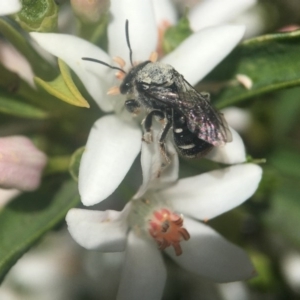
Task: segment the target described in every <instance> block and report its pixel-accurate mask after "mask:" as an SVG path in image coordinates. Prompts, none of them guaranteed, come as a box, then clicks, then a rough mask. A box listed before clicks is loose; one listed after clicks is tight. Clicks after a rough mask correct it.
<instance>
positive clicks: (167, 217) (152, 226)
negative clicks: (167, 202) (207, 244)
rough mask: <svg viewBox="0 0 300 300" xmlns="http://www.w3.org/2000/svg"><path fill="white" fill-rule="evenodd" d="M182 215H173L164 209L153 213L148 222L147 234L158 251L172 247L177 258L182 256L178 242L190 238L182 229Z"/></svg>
mask: <svg viewBox="0 0 300 300" xmlns="http://www.w3.org/2000/svg"><path fill="white" fill-rule="evenodd" d="M182 226H183V217H182V215H178V214H175V213H173V212H171V211H169V210H168V209H166V208H163V209H161V210H159V211H155V212H154V213H153V215H152V218H151V220H150V221H149V233H150V235H151V236H152V237H153V238H154V240H155V241H156V242H157V244H158V248H159V249H160V250H164V249H166V248H167V247H169V246H172V247H173V248H174V250H175V254H176V255H177V256H179V255H181V254H182V249H181V246H180V242H181V241H182V240H185V241H187V240H188V239H189V238H190V234H189V233H188V231H187V230H186V229H185V228H183V227H182Z"/></svg>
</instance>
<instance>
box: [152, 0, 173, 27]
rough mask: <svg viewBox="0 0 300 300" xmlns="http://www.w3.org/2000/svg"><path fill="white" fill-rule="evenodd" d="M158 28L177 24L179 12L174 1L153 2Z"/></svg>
mask: <svg viewBox="0 0 300 300" xmlns="http://www.w3.org/2000/svg"><path fill="white" fill-rule="evenodd" d="M152 3H153V8H154V15H155V20H156V26H162V25H164V24H165V23H167V24H168V25H175V24H176V23H177V19H178V17H177V12H176V9H175V6H174V3H173V1H172V0H152Z"/></svg>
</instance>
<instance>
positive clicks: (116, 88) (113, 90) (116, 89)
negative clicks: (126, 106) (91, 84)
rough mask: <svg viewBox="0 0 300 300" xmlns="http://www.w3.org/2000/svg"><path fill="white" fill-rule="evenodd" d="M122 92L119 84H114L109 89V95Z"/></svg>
mask: <svg viewBox="0 0 300 300" xmlns="http://www.w3.org/2000/svg"><path fill="white" fill-rule="evenodd" d="M119 94H120V88H119V87H118V86H113V87H112V88H110V89H109V90H108V91H107V95H119Z"/></svg>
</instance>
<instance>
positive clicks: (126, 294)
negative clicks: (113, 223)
mask: <svg viewBox="0 0 300 300" xmlns="http://www.w3.org/2000/svg"><path fill="white" fill-rule="evenodd" d="M166 277H167V272H166V268H165V266H164V262H163V259H162V255H161V253H160V251H158V250H157V247H156V245H155V244H154V243H151V242H150V241H147V240H143V239H141V238H139V237H137V236H136V235H135V234H134V233H133V232H130V233H129V235H128V240H127V246H126V252H125V263H124V266H123V272H122V275H121V283H120V286H119V290H118V296H117V300H133V299H143V300H156V299H161V297H162V294H163V290H164V286H165V282H166Z"/></svg>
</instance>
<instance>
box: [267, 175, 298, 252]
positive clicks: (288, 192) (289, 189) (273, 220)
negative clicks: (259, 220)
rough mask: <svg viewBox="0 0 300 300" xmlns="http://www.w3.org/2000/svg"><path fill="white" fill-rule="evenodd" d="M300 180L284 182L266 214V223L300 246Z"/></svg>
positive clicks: (274, 230) (277, 232)
mask: <svg viewBox="0 0 300 300" xmlns="http://www.w3.org/2000/svg"><path fill="white" fill-rule="evenodd" d="M299 194H300V189H299V182H298V181H297V182H286V181H285V182H284V186H283V187H281V188H280V189H279V190H278V191H277V192H276V193H275V195H274V197H273V199H272V203H271V208H270V209H269V211H268V212H267V213H266V215H265V216H264V223H265V225H266V226H267V227H268V228H269V229H271V230H272V231H273V232H275V233H276V234H279V235H281V236H282V237H283V238H284V239H285V240H289V241H292V242H293V243H294V245H295V246H297V247H299V246H300V232H299V230H298V228H299V227H300V218H299V215H300V202H299Z"/></svg>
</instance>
